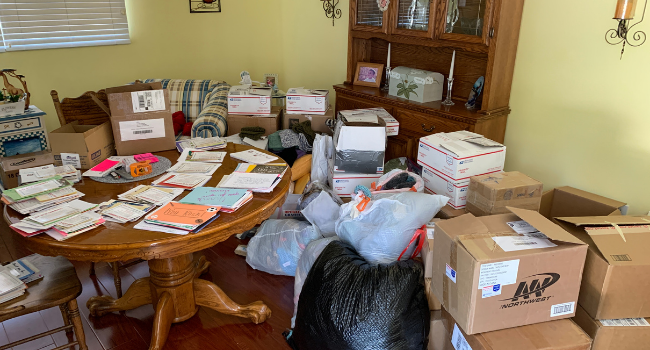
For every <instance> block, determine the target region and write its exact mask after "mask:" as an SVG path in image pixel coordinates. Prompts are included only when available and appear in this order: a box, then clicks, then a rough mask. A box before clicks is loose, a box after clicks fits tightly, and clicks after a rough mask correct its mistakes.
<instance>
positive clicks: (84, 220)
mask: <svg viewBox="0 0 650 350" xmlns="http://www.w3.org/2000/svg"><path fill="white" fill-rule="evenodd" d="M104 222H105V220H104V218H102V216H101V215H99V214H97V213H93V212H88V213H81V214H79V215H75V216H72V217H70V218H67V219H65V220H62V221H59V222H58V223H57V224H56V225H55V226H54V227H52V228H51V229H49V230H47V231H45V233H46V234H47V235H48V236H50V237H52V238H54V239H56V240H57V241H64V240H66V239H68V238H71V237H74V236H76V235H78V234H81V233H84V232H86V231H90V230H92V229H94V228H96V227H99V225H102V224H103V223H104Z"/></svg>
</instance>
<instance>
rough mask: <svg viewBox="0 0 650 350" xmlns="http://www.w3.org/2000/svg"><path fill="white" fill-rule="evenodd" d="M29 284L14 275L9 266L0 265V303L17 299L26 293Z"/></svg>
mask: <svg viewBox="0 0 650 350" xmlns="http://www.w3.org/2000/svg"><path fill="white" fill-rule="evenodd" d="M25 289H27V285H26V284H25V283H24V282H23V281H21V280H20V278H18V277H16V276H14V275H13V274H12V273H11V270H10V269H9V268H7V267H4V266H0V303H4V302H6V301H9V300H12V299H16V298H18V297H19V296H21V295H23V294H25Z"/></svg>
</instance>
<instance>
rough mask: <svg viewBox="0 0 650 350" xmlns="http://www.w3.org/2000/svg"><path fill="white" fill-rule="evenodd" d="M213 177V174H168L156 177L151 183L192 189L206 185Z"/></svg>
mask: <svg viewBox="0 0 650 350" xmlns="http://www.w3.org/2000/svg"><path fill="white" fill-rule="evenodd" d="M210 179H212V175H195V174H166V175H163V176H161V177H159V178H158V179H156V180H155V181H154V182H152V183H151V184H152V185H154V186H160V187H171V188H182V189H185V190H191V189H193V188H196V187H201V186H203V185H205V184H206V183H207V182H208V181H210Z"/></svg>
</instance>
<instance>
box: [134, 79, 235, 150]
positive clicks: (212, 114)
mask: <svg viewBox="0 0 650 350" xmlns="http://www.w3.org/2000/svg"><path fill="white" fill-rule="evenodd" d="M157 81H159V82H161V83H162V86H163V89H167V90H169V99H170V105H171V110H172V113H174V112H177V111H183V113H184V114H185V119H186V121H187V122H193V123H194V124H193V125H192V137H203V138H206V137H214V136H226V132H227V131H228V123H227V122H226V117H227V116H228V91H229V90H230V85H228V83H226V82H224V81H219V80H195V79H145V80H143V82H145V83H152V82H157Z"/></svg>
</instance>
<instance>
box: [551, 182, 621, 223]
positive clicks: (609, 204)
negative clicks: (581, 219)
mask: <svg viewBox="0 0 650 350" xmlns="http://www.w3.org/2000/svg"><path fill="white" fill-rule="evenodd" d="M626 205H627V204H626V203H624V202H621V201H617V200H614V199H611V198H607V197H603V196H599V195H597V194H593V193H590V192H587V191H583V190H579V189H577V188H573V187H570V186H563V187H557V188H554V189H552V190H550V191H546V192H544V193H543V194H542V202H541V206H540V209H539V212H540V213H542V215H544V216H545V217H547V218H553V217H560V216H562V217H566V216H593V215H611V214H616V215H619V214H621V212H619V209H624V207H625V206H626Z"/></svg>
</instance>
